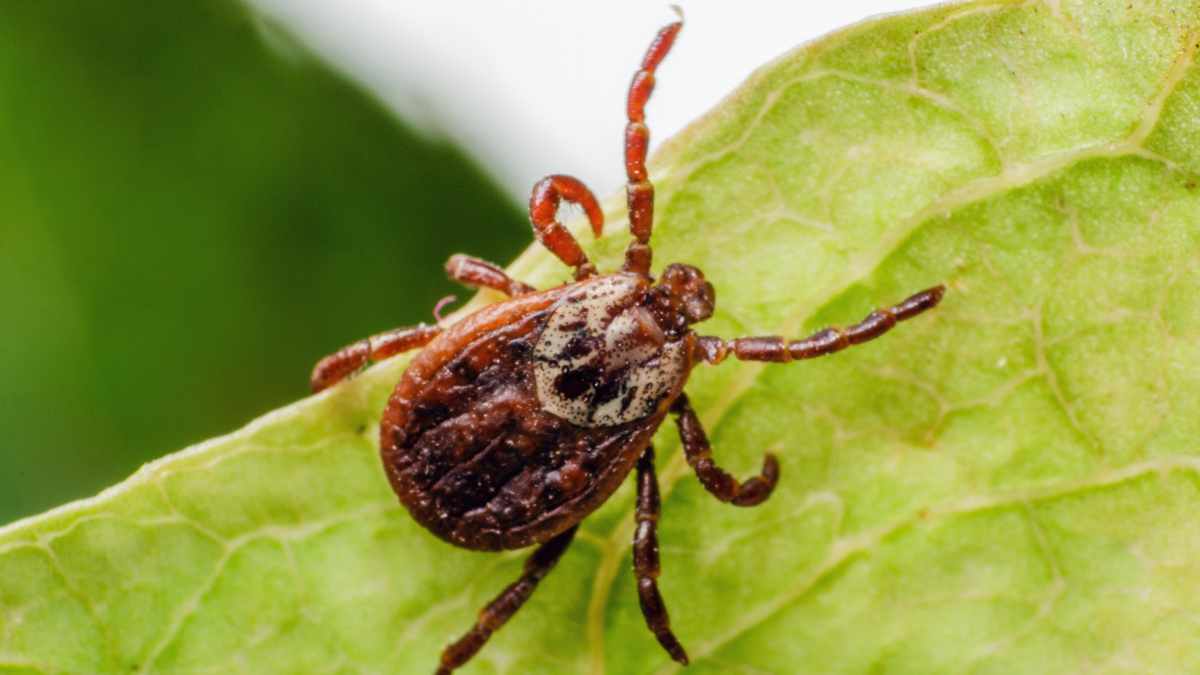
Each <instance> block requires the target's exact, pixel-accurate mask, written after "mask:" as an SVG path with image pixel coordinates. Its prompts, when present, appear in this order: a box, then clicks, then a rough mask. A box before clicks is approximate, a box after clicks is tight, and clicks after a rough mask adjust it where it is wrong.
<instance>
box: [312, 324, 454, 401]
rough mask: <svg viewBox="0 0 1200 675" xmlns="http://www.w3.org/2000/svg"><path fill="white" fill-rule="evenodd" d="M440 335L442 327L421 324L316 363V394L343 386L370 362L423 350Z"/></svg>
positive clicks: (377, 336)
mask: <svg viewBox="0 0 1200 675" xmlns="http://www.w3.org/2000/svg"><path fill="white" fill-rule="evenodd" d="M441 332H442V328H441V327H440V326H426V325H425V324H421V325H420V326H410V327H408V328H397V329H396V330H390V331H388V332H386V333H380V334H379V335H372V336H371V337H369V338H367V339H366V340H361V341H359V342H355V343H354V344H352V345H350V346H349V347H343V348H341V349H339V350H338V351H336V352H334V353H332V354H330V355H329V356H326V357H325V358H323V359H321V360H320V362H318V363H317V367H316V368H314V369H313V374H312V390H313V393H316V392H319V391H321V390H324V389H328V388H329V387H331V386H333V385H335V384H337V383H338V382H341V381H342V380H343V379H345V378H346V377H347V376H348V375H350V374H351V373H353V372H354V371H356V370H358V369H359V368H362V367H363V366H365V365H366V364H367V362H368V361H379V360H382V359H386V358H387V357H389V356H392V355H394V354H399V353H400V352H406V351H408V350H410V349H416V348H417V347H424V346H425V345H427V344H429V342H430V341H431V340H433V338H435V337H437V335H438V333H441Z"/></svg>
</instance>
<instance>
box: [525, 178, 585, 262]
mask: <svg viewBox="0 0 1200 675" xmlns="http://www.w3.org/2000/svg"><path fill="white" fill-rule="evenodd" d="M564 200H565V201H568V202H570V203H572V204H578V205H580V206H582V207H583V211H584V213H586V214H587V217H588V221H589V222H591V224H592V234H594V235H596V236H597V237H599V236H600V234H601V233H602V232H603V231H604V214H603V213H602V212H601V211H600V203H599V202H597V201H596V197H595V195H593V194H592V191H591V190H589V189H587V186H586V185H584V184H583V183H581V182H579V181H578V180H577V179H575V178H572V177H570V176H561V175H556V176H546V177H545V178H543V179H542V180H540V181H538V184H537V185H534V186H533V196H532V197H530V198H529V220H530V222H531V223H533V234H534V236H536V237H537V240H538V241H540V242H541V243H542V246H545V247H546V248H547V249H549V251H550V252H551V253H553V254H554V255H556V256H558V259H559V260H561V261H563V262H564V263H566V264H567V265H569V266H570V267H574V268H575V279H576V280H577V281H580V280H583V279H587V278H588V277H591V276H594V275H595V274H596V267H595V265H592V264H591V263H589V262H588V257H587V254H586V253H584V252H583V249H581V248H579V242H578V241H575V237H573V236H571V233H570V232H568V231H567V228H565V227H563V226H562V223H560V222H558V207H559V205H560V204H561V203H562V202H563V201H564Z"/></svg>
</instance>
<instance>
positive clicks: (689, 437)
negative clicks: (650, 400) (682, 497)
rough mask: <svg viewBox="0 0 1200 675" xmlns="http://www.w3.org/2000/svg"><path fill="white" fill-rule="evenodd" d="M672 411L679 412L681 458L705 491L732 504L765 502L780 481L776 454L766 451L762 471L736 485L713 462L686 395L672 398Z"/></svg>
mask: <svg viewBox="0 0 1200 675" xmlns="http://www.w3.org/2000/svg"><path fill="white" fill-rule="evenodd" d="M671 412H673V413H675V414H676V415H678V417H676V418H675V425H676V426H678V427H679V438H680V439H681V440H682V441H683V454H684V457H686V458H687V462H688V464H689V465H690V466H691V467H692V470H693V471H695V472H696V478H699V479H700V484H701V485H703V486H704V489H705V490H708V491H709V492H711V493H712V494H713V496H714V497H716V498H717V499H720V500H721V501H723V502H725V503H727V504H733V505H734V506H758V505H759V504H761V503H763V502H765V501H767V497H770V496H771V491H773V490H774V489H775V483H776V482H778V481H779V462H778V460H776V459H775V455H772V454H771V453H769V452H768V453H766V455H765V456H764V457H763V468H762V474H761V475H758V476H755V477H753V478H751V479H750V480H748V481H746V482H745V483H742V484H740V485H739V484H738V482H737V479H736V478H734V477H733V476H731V475H729V473H728V472H727V471H725V470H724V469H722V468H721V467H719V466H717V465H716V464H714V463H713V461H712V446H711V445H709V443H708V436H707V435H706V434H705V433H704V427H702V426H700V420H699V419H698V418H697V417H696V411H695V410H692V403H691V401H689V400H688V397H687V394H680V395H679V398H677V399H675V403H674V404H673V405H672V406H671Z"/></svg>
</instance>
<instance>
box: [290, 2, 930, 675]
mask: <svg viewBox="0 0 1200 675" xmlns="http://www.w3.org/2000/svg"><path fill="white" fill-rule="evenodd" d="M681 26H682V24H680V23H675V24H672V25H670V26H667V27H666V28H664V29H662V30H661V31H660V32H659V34H658V35H657V37H656V38H655V40H654V42H653V43H652V44H651V46H650V49H649V51H648V52H647V54H646V57H645V59H644V60H643V62H642V67H641V69H640V70H639V71H638V72H637V73H636V74H635V75H634V78H633V83H632V84H631V86H630V92H629V100H628V117H629V123H628V126H627V127H626V134H625V138H626V143H625V165H626V172H627V175H628V178H629V183H628V185H627V194H628V205H629V217H630V218H629V220H630V231H631V233H632V234H633V241H632V242H631V243H630V244H629V246H628V248H627V249H626V253H625V264H624V265H623V266H622V268H621V269H620V270H619V271H617V272H614V273H611V274H599V273H598V271H597V270H596V268H595V266H593V265H592V264H591V263H590V262H589V261H588V258H587V255H586V254H585V253H584V252H583V250H582V249H581V248H580V246H579V243H578V242H577V241H576V240H575V239H574V237H573V236H572V235H571V234H570V233H569V232H568V231H567V230H566V228H564V227H563V226H562V224H561V223H559V222H558V221H557V214H558V209H559V206H560V204H561V202H562V201H568V202H571V203H575V204H578V205H580V206H582V207H583V210H584V212H585V213H586V214H587V216H588V219H589V221H590V222H591V225H592V229H593V232H594V233H595V234H596V235H597V236H599V234H600V232H601V230H602V227H603V215H602V214H601V212H600V208H599V205H598V204H597V202H596V198H595V197H594V196H593V195H592V193H591V192H590V191H589V190H588V189H587V187H585V186H584V185H583V184H582V183H581V182H579V181H578V180H576V179H574V178H571V177H569V176H561V175H556V176H549V177H547V178H545V179H543V180H542V181H541V182H539V183H538V184H537V185H536V186H535V187H534V190H533V197H532V198H531V200H530V220H531V222H532V224H533V228H534V233H535V235H536V236H537V238H538V240H539V241H540V242H541V243H542V244H543V245H544V246H545V247H546V248H547V249H549V250H550V252H551V253H553V254H554V255H556V256H557V257H558V258H559V259H560V260H562V261H563V262H564V263H566V264H567V265H569V266H571V267H573V268H575V281H574V282H573V283H569V284H564V285H562V286H558V287H555V288H551V289H548V290H544V291H536V290H535V289H533V288H532V287H530V286H528V285H526V284H524V283H522V282H520V281H517V280H514V279H511V278H509V277H508V276H507V274H505V272H504V271H503V270H502V269H500V268H499V267H497V266H495V265H492V264H491V263H487V262H484V261H482V260H477V259H474V258H470V257H467V256H462V255H456V256H454V257H452V258H451V259H450V261H449V262H447V264H446V270H447V272H448V273H449V275H450V277H451V278H453V279H455V280H457V281H460V282H462V283H464V284H466V285H469V286H474V287H486V288H492V289H495V290H498V291H501V292H503V293H506V294H507V295H509V296H510V299H508V300H506V301H503V302H499V303H496V304H493V305H491V306H488V307H485V308H483V309H481V310H479V311H477V312H475V313H474V314H471V315H470V316H468V317H466V318H464V319H463V320H461V321H459V322H458V323H456V324H454V325H453V326H451V327H450V328H448V329H445V330H443V329H442V328H441V327H439V326H425V325H421V326H416V327H412V328H401V329H397V330H394V331H390V332H388V333H383V334H381V335H377V336H374V337H371V338H368V339H366V340H363V341H361V342H358V343H355V344H353V345H350V346H349V347H346V348H345V349H342V350H341V351H339V352H337V353H335V354H333V355H331V356H329V357H326V358H325V359H323V360H322V361H321V362H320V363H318V364H317V367H316V369H315V371H314V372H313V378H312V386H313V390H314V391H320V390H322V389H324V388H326V387H328V386H331V385H332V384H334V383H336V382H337V381H339V380H341V379H343V378H345V377H347V376H348V375H350V374H351V373H353V372H355V371H356V370H358V369H359V368H361V367H362V366H364V365H366V364H367V363H370V362H371V361H375V360H379V359H383V358H386V357H388V356H391V355H393V354H397V353H399V352H403V351H407V350H410V349H415V348H419V347H424V349H423V350H422V351H421V352H420V353H419V354H418V355H417V356H416V357H414V358H413V360H412V362H411V363H410V364H409V366H408V368H407V370H405V372H404V376H403V377H402V378H401V380H400V382H399V383H398V384H397V385H396V389H395V391H394V392H393V394H392V397H391V399H390V400H389V401H388V405H387V408H386V410H385V411H384V414H383V420H382V422H381V425H380V429H381V436H380V451H381V454H382V458H383V465H384V469H385V471H386V472H387V475H388V479H389V480H390V482H391V484H392V487H393V488H394V489H395V491H396V494H397V495H398V496H399V498H400V502H401V503H402V504H403V505H404V506H405V507H406V508H407V509H408V511H409V513H411V514H412V516H413V518H415V519H416V520H417V522H419V523H420V524H421V525H422V526H424V527H425V528H427V529H428V530H429V531H430V532H432V533H433V534H435V535H436V536H438V537H440V538H441V539H443V540H445V541H447V542H449V543H451V544H453V545H455V546H459V547H462V548H467V549H471V550H477V551H499V550H504V549H519V548H525V547H528V546H533V545H540V546H539V547H538V548H537V549H536V551H534V553H533V554H532V555H531V556H530V557H529V559H528V560H527V561H526V563H525V571H524V574H522V576H521V577H520V578H519V579H518V580H517V581H516V582H514V583H513V584H511V585H510V586H509V587H508V588H506V589H505V590H504V591H503V592H501V593H500V595H499V596H498V597H497V598H496V599H495V600H493V601H492V602H491V603H490V604H489V605H488V606H487V607H485V608H484V609H483V610H482V612H481V613H480V615H479V620H478V621H477V622H476V624H475V626H474V627H473V628H472V629H471V630H470V631H468V632H467V633H466V634H465V635H464V636H463V637H462V638H460V639H459V640H458V641H457V642H455V643H454V644H452V645H450V646H449V647H447V648H446V650H445V651H444V652H443V654H442V657H441V662H440V663H439V665H438V667H437V675H448V674H449V673H450V672H451V671H453V670H455V669H456V668H458V667H460V666H462V665H463V664H464V663H466V662H467V661H468V660H470V659H471V657H472V656H474V655H475V654H476V652H478V651H479V649H480V648H481V647H482V646H483V644H484V643H485V642H486V641H487V639H488V638H489V637H490V636H491V635H492V633H493V632H495V631H496V630H498V629H499V628H500V627H501V626H502V625H504V623H505V622H506V621H508V619H509V618H511V617H512V616H513V614H514V613H516V611H517V610H518V609H519V608H520V607H521V605H522V604H524V602H525V601H526V600H527V599H528V598H529V597H530V595H532V593H533V591H534V589H535V588H536V586H537V584H538V582H540V581H541V579H542V578H544V577H545V576H546V574H548V573H549V572H550V570H551V569H552V568H553V567H554V565H555V563H557V561H558V559H559V557H560V556H561V555H562V554H563V552H564V551H565V550H566V549H567V547H568V546H569V545H570V543H571V540H572V538H573V537H574V534H575V531H576V528H577V526H578V524H579V522H580V521H581V520H582V519H583V518H585V517H586V516H587V515H588V514H590V513H591V512H593V511H594V510H596V508H598V507H599V506H600V505H601V504H603V503H604V502H605V501H606V500H607V499H608V498H609V497H610V496H611V495H612V493H613V492H614V491H615V490H616V489H617V488H618V487H619V486H620V485H621V483H622V482H623V481H624V480H625V479H626V477H627V476H628V475H629V474H630V473H631V472H633V471H634V470H635V468H636V472H637V506H636V512H635V519H636V521H637V527H636V530H635V534H634V541H633V572H634V575H635V577H636V578H637V581H638V584H637V588H638V598H639V601H640V604H641V608H642V612H643V614H644V615H645V618H646V623H647V626H648V627H649V629H650V630H651V632H653V633H654V635H655V636H656V637H657V638H658V641H659V642H660V644H662V646H663V648H664V649H666V651H667V652H668V653H669V654H670V655H671V658H673V659H675V660H676V661H678V662H679V663H682V664H685V665H686V664H687V663H688V658H687V653H686V652H685V650H684V648H683V647H682V646H681V645H680V643H679V641H678V640H677V639H676V638H675V635H674V634H673V633H672V631H671V628H670V621H669V618H668V614H667V610H666V605H665V603H664V601H663V598H662V597H661V596H660V595H659V592H658V584H657V578H658V576H659V574H660V565H659V559H658V538H657V536H658V535H657V528H658V520H659V517H660V507H659V497H658V481H657V478H656V476H655V473H654V450H653V448H652V447H651V446H650V439H651V437H652V436H653V435H654V433H655V431H657V429H658V427H659V425H661V424H662V423H663V421H664V420H666V419H667V417H669V416H674V417H675V422H676V425H677V427H678V430H679V434H680V438H681V440H682V445H683V449H684V453H685V456H686V458H687V461H688V464H689V465H690V466H691V467H692V468H693V470H694V471H695V473H696V476H697V478H698V479H699V481H700V483H701V484H702V485H703V486H704V488H705V489H707V490H708V491H709V492H711V493H712V494H713V495H714V496H715V497H717V499H719V500H721V501H723V502H727V503H730V504H733V505H736V506H754V505H757V504H760V503H762V502H763V501H765V500H766V499H767V498H768V497H769V496H770V494H771V491H772V490H773V489H774V487H775V484H776V482H777V481H778V478H779V466H778V463H777V462H776V461H775V458H774V457H773V456H771V455H770V454H767V455H766V456H765V459H764V462H763V469H762V473H761V474H760V475H758V476H754V477H751V478H750V479H749V480H746V481H745V482H740V483H739V482H738V481H737V480H736V479H734V478H733V477H732V476H731V475H730V474H728V473H727V472H725V471H724V470H722V469H721V468H720V467H718V466H717V465H716V463H715V461H714V459H713V449H712V448H711V447H710V445H709V442H708V439H707V437H706V435H705V433H704V429H703V428H702V427H701V425H700V422H699V420H698V419H697V417H696V414H695V412H694V411H693V410H692V408H691V405H690V403H689V402H688V399H687V395H686V394H684V392H683V389H684V385H685V384H686V383H687V380H688V376H689V374H690V373H691V371H692V369H693V368H694V367H696V366H697V365H700V364H710V365H716V364H718V363H720V362H721V361H723V360H724V359H726V358H729V357H732V358H736V359H739V360H743V361H769V362H776V363H787V362H790V361H793V360H801V359H808V358H814V357H818V356H823V355H825V354H831V353H833V352H836V351H840V350H842V349H845V348H847V347H849V346H851V345H854V344H859V343H861V342H865V341H867V340H871V339H874V338H876V337H879V336H880V335H882V334H884V333H886V332H887V331H888V330H890V329H891V328H892V327H894V326H895V325H896V323H897V322H899V321H903V320H906V319H909V318H912V317H914V316H916V315H918V314H920V313H921V312H923V311H925V310H927V309H931V308H933V307H935V306H936V305H937V304H938V302H940V300H941V298H942V294H943V292H944V289H943V287H941V286H937V287H934V288H931V289H928V290H925V291H922V292H920V293H917V294H916V295H913V296H912V297H910V298H908V299H907V300H905V301H904V302H902V303H900V304H898V305H896V306H895V307H891V308H888V309H882V310H876V311H875V312H873V313H871V315H870V316H868V317H867V318H866V319H864V320H863V321H862V322H861V323H859V324H857V325H854V326H851V327H849V328H845V329H842V328H831V329H827V330H824V331H821V332H819V333H817V334H815V335H812V336H810V337H808V338H805V339H802V340H788V339H786V338H783V337H748V338H735V339H732V340H726V339H723V338H718V337H712V336H701V335H698V334H697V333H696V332H695V331H693V330H692V326H693V325H694V324H696V323H699V322H702V321H704V320H706V319H708V318H709V317H710V316H712V313H713V309H714V306H715V302H716V294H715V291H714V289H713V287H712V285H711V284H710V283H709V282H708V281H706V280H705V279H704V275H703V273H701V272H700V270H698V269H696V268H695V267H692V266H690V265H685V264H680V263H673V264H670V265H667V266H666V267H665V268H664V269H663V271H662V273H661V274H660V275H659V277H658V278H657V279H656V278H655V277H654V276H652V275H651V273H650V269H651V249H650V246H649V241H650V235H651V231H652V225H653V212H654V209H653V205H654V188H653V186H652V185H651V184H650V182H649V180H648V177H647V173H646V167H645V160H646V150H647V147H648V145H649V131H648V129H647V127H646V125H645V121H644V120H645V116H644V113H643V108H644V106H645V103H646V100H647V99H648V98H649V96H650V92H651V91H652V90H653V88H654V71H655V69H656V68H657V66H658V64H659V62H661V61H662V59H663V57H665V56H666V54H667V52H668V51H669V50H670V48H671V45H672V43H673V42H674V40H675V36H676V34H677V33H678V32H679V29H680V27H681Z"/></svg>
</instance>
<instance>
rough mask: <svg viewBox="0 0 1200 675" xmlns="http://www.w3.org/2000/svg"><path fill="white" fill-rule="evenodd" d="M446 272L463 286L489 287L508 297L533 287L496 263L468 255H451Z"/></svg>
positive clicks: (525, 291)
mask: <svg viewBox="0 0 1200 675" xmlns="http://www.w3.org/2000/svg"><path fill="white" fill-rule="evenodd" d="M446 274H448V275H450V278H451V279H453V280H455V281H457V282H458V283H460V284H462V285H464V286H470V287H472V288H491V289H493V290H497V291H500V292H501V293H504V294H505V295H507V296H509V297H510V298H515V297H517V296H518V295H525V294H526V293H532V292H533V291H534V290H535V289H534V288H533V286H530V285H529V284H526V283H522V282H520V281H517V280H516V279H513V278H511V277H509V276H508V274H507V273H506V272H505V271H504V270H502V269H500V267H499V266H498V265H493V264H492V263H490V262H487V261H486V260H480V259H479V258H472V257H471V256H469V255H462V254H459V255H452V256H450V259H449V260H447V261H446Z"/></svg>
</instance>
